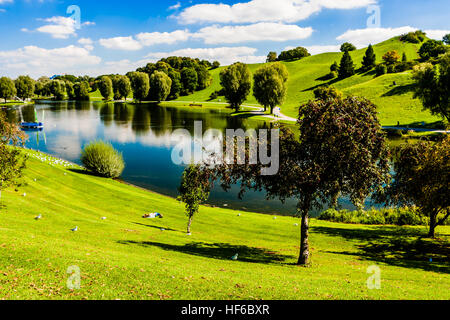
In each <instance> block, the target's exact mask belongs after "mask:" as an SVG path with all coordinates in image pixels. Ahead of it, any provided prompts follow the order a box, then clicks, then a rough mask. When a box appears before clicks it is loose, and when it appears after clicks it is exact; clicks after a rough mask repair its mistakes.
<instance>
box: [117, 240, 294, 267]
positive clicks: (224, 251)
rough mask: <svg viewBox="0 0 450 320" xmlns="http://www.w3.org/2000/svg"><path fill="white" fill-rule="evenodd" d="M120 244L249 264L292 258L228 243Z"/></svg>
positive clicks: (132, 242)
mask: <svg viewBox="0 0 450 320" xmlns="http://www.w3.org/2000/svg"><path fill="white" fill-rule="evenodd" d="M119 243H120V244H125V245H137V246H142V247H158V248H161V249H163V250H168V251H176V252H181V253H185V254H190V255H193V256H200V257H206V258H213V259H218V260H231V257H232V256H234V255H235V254H236V253H238V254H239V259H238V260H239V261H243V262H250V263H276V262H278V263H280V262H284V261H285V260H286V259H288V258H289V259H290V258H293V257H292V256H288V255H282V254H279V253H276V252H271V251H269V250H266V249H264V248H252V247H248V246H235V245H231V244H228V243H204V242H192V243H187V244H184V245H175V244H166V243H159V242H148V241H147V242H146V241H119Z"/></svg>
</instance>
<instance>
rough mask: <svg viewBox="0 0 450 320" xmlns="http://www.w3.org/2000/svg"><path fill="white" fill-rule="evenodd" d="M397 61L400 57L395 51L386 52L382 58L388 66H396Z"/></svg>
mask: <svg viewBox="0 0 450 320" xmlns="http://www.w3.org/2000/svg"><path fill="white" fill-rule="evenodd" d="M399 59H400V55H399V54H398V52H397V50H392V51H388V52H386V53H385V54H384V56H383V60H384V62H385V63H386V65H388V66H389V65H393V64H396V63H397V62H398V60H399Z"/></svg>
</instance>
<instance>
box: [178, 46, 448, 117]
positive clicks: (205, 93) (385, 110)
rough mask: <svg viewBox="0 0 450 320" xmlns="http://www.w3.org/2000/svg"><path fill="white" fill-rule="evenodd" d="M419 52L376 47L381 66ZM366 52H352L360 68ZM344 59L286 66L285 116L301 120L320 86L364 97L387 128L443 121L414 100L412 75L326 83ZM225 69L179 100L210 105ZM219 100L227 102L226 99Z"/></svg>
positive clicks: (323, 57)
mask: <svg viewBox="0 0 450 320" xmlns="http://www.w3.org/2000/svg"><path fill="white" fill-rule="evenodd" d="M419 48H420V44H411V43H403V42H401V41H400V40H398V38H393V39H390V40H387V41H384V42H382V43H379V44H377V45H374V50H375V53H376V55H377V62H382V56H383V55H384V54H385V53H386V52H387V51H390V50H397V51H398V52H399V53H400V55H402V54H403V52H405V53H406V55H407V57H408V59H409V60H412V59H416V58H418V53H417V52H418V50H419ZM365 52H366V48H364V49H361V50H357V51H354V52H351V56H352V58H353V61H354V62H355V64H356V66H357V68H359V67H361V62H362V59H363V57H364V54H365ZM342 55H343V54H342V53H323V54H319V55H314V56H311V57H307V58H304V59H302V60H299V61H294V62H284V63H285V65H286V67H287V68H288V70H289V74H290V78H289V82H288V94H287V98H286V101H285V103H284V105H283V107H282V112H283V113H284V114H286V115H288V116H290V117H297V115H298V107H299V106H300V105H301V104H302V103H306V102H307V101H308V100H310V99H312V98H313V97H314V93H313V91H314V89H315V88H316V87H317V86H320V85H324V84H331V85H333V86H335V87H336V88H338V89H340V90H342V91H343V92H344V93H345V94H347V95H361V96H364V97H366V98H368V99H369V100H371V101H373V102H374V103H375V104H377V106H378V107H379V112H380V121H381V123H382V124H383V125H386V126H388V125H396V124H397V122H398V121H399V122H400V123H401V124H410V123H415V122H427V123H429V122H435V121H439V120H440V119H439V118H437V117H434V116H432V115H431V114H430V113H429V112H428V111H423V110H422V104H421V102H420V101H419V100H415V99H413V93H412V87H411V84H412V80H411V76H410V73H409V72H406V73H401V74H387V75H384V76H381V77H379V78H374V77H375V75H374V72H373V71H372V72H368V73H363V74H356V75H354V76H353V77H350V78H347V79H344V80H341V81H336V80H331V81H330V80H323V79H322V77H324V76H325V75H327V74H328V73H329V72H330V66H331V64H332V63H333V62H334V61H336V62H338V63H339V62H340V60H341V57H342ZM249 67H250V69H251V71H252V72H255V71H256V70H257V69H258V68H259V67H261V64H254V65H250V66H249ZM222 69H223V67H222V68H219V69H216V70H212V71H211V74H212V78H213V82H212V85H211V86H210V87H209V88H207V89H205V90H202V91H199V92H196V93H194V94H192V95H190V96H187V97H180V98H179V100H187V101H207V100H208V99H209V97H210V95H211V93H212V92H214V91H215V90H220V88H221V87H220V80H219V74H220V71H221V70H222ZM394 81H396V82H397V86H393V82H394ZM218 99H220V100H222V101H224V98H223V97H220V98H218ZM214 101H218V100H214ZM247 103H248V104H257V101H256V99H255V98H254V97H253V96H250V97H249V99H248V101H247Z"/></svg>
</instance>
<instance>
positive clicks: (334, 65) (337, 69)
mask: <svg viewBox="0 0 450 320" xmlns="http://www.w3.org/2000/svg"><path fill="white" fill-rule="evenodd" d="M330 71H331V72H338V71H339V65H338V63H337V62H336V61H335V62H334V63H333V64H332V65H331V67H330Z"/></svg>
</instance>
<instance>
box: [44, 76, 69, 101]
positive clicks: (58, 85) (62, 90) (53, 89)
mask: <svg viewBox="0 0 450 320" xmlns="http://www.w3.org/2000/svg"><path fill="white" fill-rule="evenodd" d="M48 90H49V91H50V94H52V95H53V97H54V98H55V99H56V100H64V98H65V96H66V85H65V83H64V81H62V80H51V81H50V82H48Z"/></svg>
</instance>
